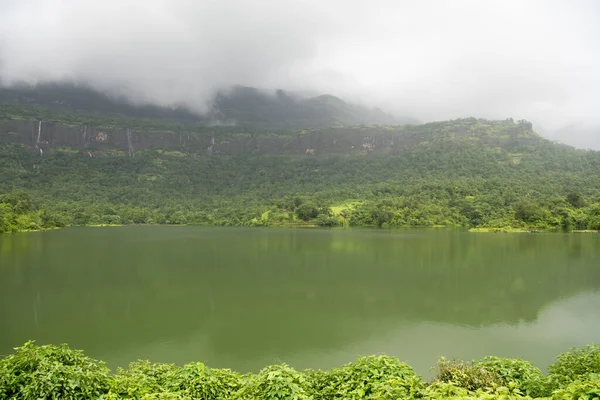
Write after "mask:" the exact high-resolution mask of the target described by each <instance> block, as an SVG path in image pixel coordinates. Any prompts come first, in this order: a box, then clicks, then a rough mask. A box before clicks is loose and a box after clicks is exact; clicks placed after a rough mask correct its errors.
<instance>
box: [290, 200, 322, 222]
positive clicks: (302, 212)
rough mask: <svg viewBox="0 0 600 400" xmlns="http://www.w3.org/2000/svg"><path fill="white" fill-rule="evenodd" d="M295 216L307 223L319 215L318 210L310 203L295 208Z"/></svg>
mask: <svg viewBox="0 0 600 400" xmlns="http://www.w3.org/2000/svg"><path fill="white" fill-rule="evenodd" d="M296 215H297V216H298V218H300V219H301V220H302V221H308V220H311V219H313V218H316V217H317V215H319V209H318V208H317V207H315V206H314V205H312V204H311V203H304V204H302V205H301V206H300V207H298V208H296Z"/></svg>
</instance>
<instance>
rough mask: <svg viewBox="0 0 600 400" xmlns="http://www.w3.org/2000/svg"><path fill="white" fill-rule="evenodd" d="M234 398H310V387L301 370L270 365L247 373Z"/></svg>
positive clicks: (247, 399)
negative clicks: (256, 371) (253, 372)
mask: <svg viewBox="0 0 600 400" xmlns="http://www.w3.org/2000/svg"><path fill="white" fill-rule="evenodd" d="M233 398H234V399H240V400H242V399H244V400H254V399H270V400H283V399H286V400H287V399H290V400H292V399H293V400H312V398H313V397H312V396H311V388H310V385H309V383H308V382H307V380H306V377H305V376H304V374H302V373H301V372H298V371H296V370H295V369H293V368H291V367H289V366H287V365H285V364H284V365H272V366H269V367H266V368H264V369H263V370H261V371H260V372H259V373H258V374H256V375H252V374H250V375H247V376H246V377H245V378H244V380H243V384H242V386H241V389H240V390H239V391H238V392H237V393H236V394H235V396H233Z"/></svg>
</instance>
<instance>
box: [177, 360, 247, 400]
mask: <svg viewBox="0 0 600 400" xmlns="http://www.w3.org/2000/svg"><path fill="white" fill-rule="evenodd" d="M174 384H175V386H176V389H177V390H179V391H182V392H184V393H186V394H187V395H189V396H190V397H192V398H195V399H203V400H216V399H228V398H230V397H232V396H233V395H234V394H235V393H236V392H237V391H238V390H239V389H240V388H241V386H242V375H240V374H239V373H237V372H233V371H231V370H229V369H215V368H207V367H206V366H205V365H204V364H203V363H201V362H196V363H191V364H187V365H185V366H184V367H183V368H181V369H180V370H179V371H178V372H177V374H176V377H175V381H174Z"/></svg>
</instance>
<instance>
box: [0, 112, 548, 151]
mask: <svg viewBox="0 0 600 400" xmlns="http://www.w3.org/2000/svg"><path fill="white" fill-rule="evenodd" d="M444 140H476V141H483V142H485V143H486V144H487V145H490V146H493V147H511V146H515V145H527V144H535V143H537V142H539V141H540V140H543V139H541V137H539V136H538V135H537V134H535V133H534V132H533V131H532V128H531V125H530V124H527V123H513V122H512V121H510V122H508V121H485V120H476V119H474V118H472V119H465V120H456V121H450V122H446V123H432V124H425V125H420V126H410V125H408V126H393V127H380V126H373V127H365V126H354V127H336V128H317V129H311V130H302V131H299V130H296V131H286V132H283V133H282V132H278V133H274V132H262V133H258V132H240V131H239V130H233V129H229V130H228V129H219V128H215V130H214V131H212V130H211V129H207V128H206V127H203V128H202V129H198V131H194V130H193V129H180V130H178V131H177V132H147V131H140V130H134V129H130V128H117V129H112V130H110V129H106V128H97V127H93V126H89V125H81V126H75V127H73V126H64V125H58V124H55V123H50V122H45V121H23V120H8V119H6V120H0V141H1V142H4V143H18V144H21V145H23V146H25V147H26V148H27V149H30V150H32V151H38V152H40V153H41V154H42V155H43V153H44V152H47V151H50V150H52V149H65V148H70V149H73V150H80V151H83V152H86V153H87V154H89V155H92V153H102V152H104V151H108V150H117V151H119V152H123V153H124V154H126V155H129V156H134V155H135V153H136V152H138V151H142V150H147V149H164V150H179V151H193V152H206V153H208V154H280V153H283V154H303V155H318V154H326V153H344V154H356V155H367V154H394V153H398V152H400V151H404V150H410V149H411V148H414V147H415V146H417V145H419V144H422V143H431V142H439V141H444Z"/></svg>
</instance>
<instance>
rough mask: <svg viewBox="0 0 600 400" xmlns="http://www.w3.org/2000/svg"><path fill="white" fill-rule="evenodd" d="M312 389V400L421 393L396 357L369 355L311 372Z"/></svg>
mask: <svg viewBox="0 0 600 400" xmlns="http://www.w3.org/2000/svg"><path fill="white" fill-rule="evenodd" d="M313 389H314V391H315V395H314V397H315V399H362V398H402V397H412V396H413V395H415V394H418V393H420V391H421V390H423V389H424V384H423V382H422V380H421V378H420V377H419V376H418V375H417V374H415V372H414V371H413V369H412V368H411V367H410V366H409V365H407V364H405V363H402V362H400V361H399V360H398V359H397V358H392V357H386V356H371V357H363V358H359V359H358V360H357V361H356V362H355V363H350V364H347V365H344V366H343V367H341V368H335V369H332V370H330V371H327V372H318V373H313Z"/></svg>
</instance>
